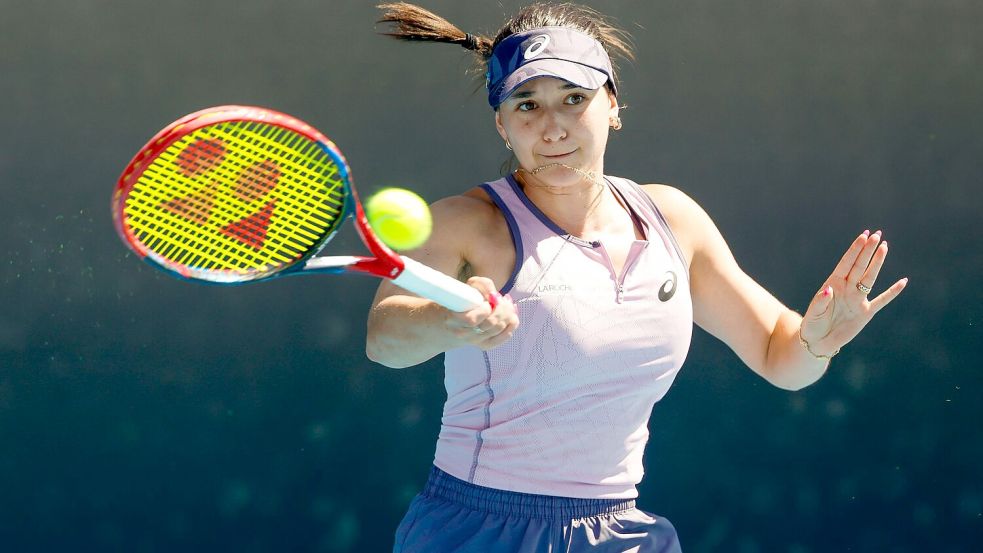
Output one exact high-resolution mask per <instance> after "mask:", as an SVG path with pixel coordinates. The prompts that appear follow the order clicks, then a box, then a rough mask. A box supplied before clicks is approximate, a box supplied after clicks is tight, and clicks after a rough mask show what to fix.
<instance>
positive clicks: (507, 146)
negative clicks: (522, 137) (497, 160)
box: [505, 138, 512, 152]
mask: <svg viewBox="0 0 983 553" xmlns="http://www.w3.org/2000/svg"><path fill="white" fill-rule="evenodd" d="M505 147H506V148H508V149H509V151H510V152H511V151H512V143H511V142H509V139H508V138H506V139H505Z"/></svg>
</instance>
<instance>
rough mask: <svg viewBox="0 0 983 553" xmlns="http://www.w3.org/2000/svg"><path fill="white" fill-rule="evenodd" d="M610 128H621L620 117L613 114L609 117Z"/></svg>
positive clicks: (617, 129)
mask: <svg viewBox="0 0 983 553" xmlns="http://www.w3.org/2000/svg"><path fill="white" fill-rule="evenodd" d="M611 128H612V129H614V130H616V131H620V130H621V118H620V117H618V116H614V117H612V118H611Z"/></svg>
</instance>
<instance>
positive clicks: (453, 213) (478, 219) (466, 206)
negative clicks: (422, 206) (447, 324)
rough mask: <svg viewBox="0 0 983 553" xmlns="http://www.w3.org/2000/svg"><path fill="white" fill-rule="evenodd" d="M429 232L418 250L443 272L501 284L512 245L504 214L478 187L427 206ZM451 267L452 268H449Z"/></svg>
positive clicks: (512, 255) (512, 257)
mask: <svg viewBox="0 0 983 553" xmlns="http://www.w3.org/2000/svg"><path fill="white" fill-rule="evenodd" d="M430 212H431V214H432V216H433V233H432V234H431V237H430V239H429V240H428V241H427V243H426V244H424V245H423V247H422V248H421V251H420V252H419V254H420V255H421V256H422V257H423V258H424V259H432V260H434V262H435V263H437V264H439V265H440V266H441V267H444V268H446V269H447V270H446V271H445V272H448V273H449V274H454V275H458V276H462V275H463V276H467V275H471V274H477V275H481V276H487V277H488V278H491V279H492V280H493V281H495V282H496V283H498V284H499V285H502V284H504V283H505V281H506V280H508V275H509V274H510V273H511V270H512V266H513V264H514V263H515V249H514V247H513V243H512V235H511V233H510V231H509V227H508V223H507V222H506V220H505V216H504V215H503V214H502V212H501V211H500V210H499V208H498V206H497V205H496V204H495V202H494V201H493V200H492V199H491V198H490V197H489V196H488V194H487V193H485V191H484V190H482V189H481V188H480V187H475V188H472V189H471V190H468V191H467V192H464V193H463V194H460V195H457V196H449V197H447V198H443V199H441V200H438V201H436V202H434V203H433V204H432V205H431V206H430ZM451 271H453V272H451Z"/></svg>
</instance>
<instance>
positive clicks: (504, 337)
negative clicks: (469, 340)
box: [480, 316, 519, 350]
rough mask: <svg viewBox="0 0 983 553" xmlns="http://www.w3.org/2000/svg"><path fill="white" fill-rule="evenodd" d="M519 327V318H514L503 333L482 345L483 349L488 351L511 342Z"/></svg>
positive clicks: (490, 338)
mask: <svg viewBox="0 0 983 553" xmlns="http://www.w3.org/2000/svg"><path fill="white" fill-rule="evenodd" d="M518 327H519V317H517V316H512V317H511V318H510V319H509V321H508V324H507V325H505V328H503V329H502V331H501V332H499V333H498V334H496V335H495V336H491V337H489V338H488V339H487V340H486V341H485V342H483V343H482V344H481V345H480V347H481V349H485V350H488V349H492V348H496V347H498V346H500V345H502V344H504V343H505V342H507V341H508V340H509V338H511V337H512V334H513V333H514V332H515V329H516V328H518Z"/></svg>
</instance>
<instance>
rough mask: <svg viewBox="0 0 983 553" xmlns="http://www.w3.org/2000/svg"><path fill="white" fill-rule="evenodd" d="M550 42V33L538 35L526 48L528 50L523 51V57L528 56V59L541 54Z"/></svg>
mask: <svg viewBox="0 0 983 553" xmlns="http://www.w3.org/2000/svg"><path fill="white" fill-rule="evenodd" d="M549 43H550V37H549V35H539V36H537V37H536V38H534V39H533V42H532V44H530V45H529V47H528V48H526V51H525V52H523V53H522V57H524V58H526V59H527V60H531V59H533V58H534V57H536V56H538V55H539V54H541V53H542V52H543V50H545V49H546V47H547V46H549Z"/></svg>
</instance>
